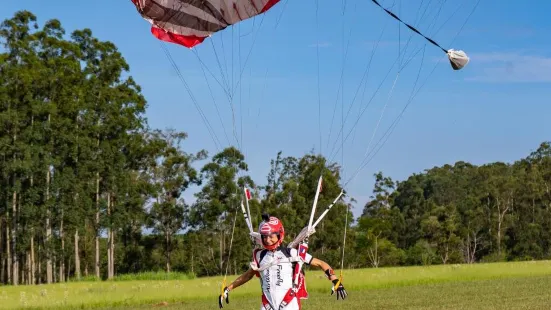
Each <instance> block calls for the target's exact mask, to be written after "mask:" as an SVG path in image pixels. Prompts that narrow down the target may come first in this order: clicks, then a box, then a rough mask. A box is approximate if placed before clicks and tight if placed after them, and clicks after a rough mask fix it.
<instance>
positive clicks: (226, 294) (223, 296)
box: [218, 286, 230, 309]
mask: <svg viewBox="0 0 551 310" xmlns="http://www.w3.org/2000/svg"><path fill="white" fill-rule="evenodd" d="M224 299H225V300H226V304H229V303H230V290H229V289H228V287H227V286H226V287H224V293H223V294H221V295H218V307H220V309H222V308H224V306H223V304H222V302H223V301H224Z"/></svg>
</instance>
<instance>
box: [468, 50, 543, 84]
mask: <svg viewBox="0 0 551 310" xmlns="http://www.w3.org/2000/svg"><path fill="white" fill-rule="evenodd" d="M469 57H470V58H471V63H470V64H469V66H472V67H474V68H475V69H474V70H476V71H477V72H478V73H477V74H476V75H475V76H473V77H470V78H467V80H470V81H478V82H495V83H534V82H540V83H541V82H543V83H549V82H551V57H547V56H540V55H525V54H522V53H513V52H508V53H499V52H495V53H481V54H472V55H469Z"/></svg>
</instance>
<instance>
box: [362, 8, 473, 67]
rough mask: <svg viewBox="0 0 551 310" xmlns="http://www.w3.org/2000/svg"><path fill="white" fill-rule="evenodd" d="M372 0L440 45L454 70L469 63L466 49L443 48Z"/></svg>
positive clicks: (393, 16)
mask: <svg viewBox="0 0 551 310" xmlns="http://www.w3.org/2000/svg"><path fill="white" fill-rule="evenodd" d="M371 1H373V3H375V4H376V5H377V6H378V7H380V8H381V9H383V10H384V11H385V12H387V14H388V15H390V16H392V18H394V19H396V20H397V21H399V22H401V23H402V24H404V25H405V26H406V27H408V28H409V29H411V30H412V31H413V32H415V33H417V34H418V35H420V36H422V37H423V38H425V40H427V41H429V42H430V43H431V44H432V45H434V46H436V47H438V48H439V49H441V50H442V51H443V52H444V53H446V55H448V60H449V61H450V65H451V66H452V68H453V69H454V70H461V69H463V67H465V66H466V65H467V64H468V63H469V57H468V56H467V54H466V53H465V52H464V51H462V50H454V49H449V50H447V49H445V48H443V47H442V46H440V44H438V43H436V41H434V40H433V39H431V38H429V37H427V36H425V35H424V34H422V33H421V32H420V31H419V30H417V29H416V28H415V27H413V26H411V25H409V24H407V23H406V22H404V21H403V20H401V19H400V17H398V15H396V14H394V13H392V11H390V10H387V9H385V8H384V7H383V6H382V5H381V4H380V3H379V2H378V1H377V0H371Z"/></svg>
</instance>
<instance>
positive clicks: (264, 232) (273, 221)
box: [258, 216, 285, 250]
mask: <svg viewBox="0 0 551 310" xmlns="http://www.w3.org/2000/svg"><path fill="white" fill-rule="evenodd" d="M262 218H263V219H264V221H262V222H261V223H260V225H259V226H258V233H260V236H261V240H262V245H263V246H264V248H265V249H267V250H273V249H276V248H277V247H279V246H280V245H281V243H282V242H283V237H285V229H284V228H283V223H282V222H281V221H280V220H279V219H278V218H277V217H275V216H270V217H267V216H266V217H264V216H263V217H262ZM271 234H277V236H278V240H277V242H276V243H274V244H272V245H266V244H265V243H264V239H263V238H262V236H269V235H271Z"/></svg>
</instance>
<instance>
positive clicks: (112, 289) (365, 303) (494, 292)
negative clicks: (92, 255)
mask: <svg viewBox="0 0 551 310" xmlns="http://www.w3.org/2000/svg"><path fill="white" fill-rule="evenodd" d="M234 278H235V276H228V282H229V281H232V280H233V279H234ZM221 280H222V278H221V277H211V278H198V279H193V280H127V281H109V282H72V283H65V284H54V285H39V286H18V287H11V286H4V287H0V308H8V309H16V308H35V309H38V308H66V309H74V308H114V307H120V308H121V309H137V308H139V309H148V308H158V307H160V306H164V307H163V308H164V309H197V310H203V309H217V308H218V306H217V301H216V299H217V296H218V294H219V290H220V282H221ZM328 284H329V282H328V281H327V280H326V279H325V277H324V276H323V274H322V273H321V271H309V272H307V285H308V291H309V292H310V298H309V299H308V300H305V301H303V309H305V310H307V309H321V307H324V309H325V308H327V309H347V310H354V309H551V262H550V261H540V262H516V263H493V264H475V265H447V266H430V267H398V268H379V269H361V270H347V271H345V272H344V285H345V287H346V289H347V291H348V293H349V298H347V299H346V300H345V301H340V300H339V301H337V300H336V298H335V297H334V296H330V294H329V292H330V286H329V285H328ZM259 296H260V288H259V285H258V280H257V279H253V280H252V281H250V282H249V283H247V284H245V285H244V286H242V287H240V288H238V289H236V290H235V291H232V292H231V294H230V304H229V305H226V306H225V307H224V309H258V308H259V300H260V298H259Z"/></svg>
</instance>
